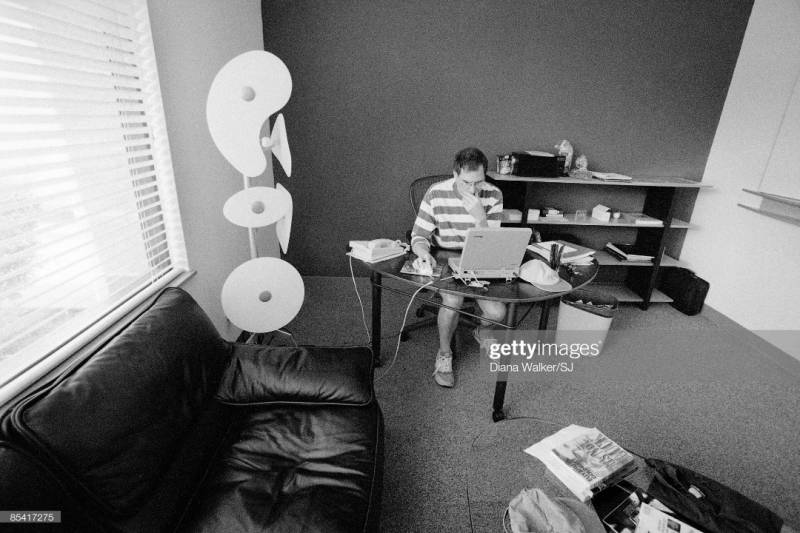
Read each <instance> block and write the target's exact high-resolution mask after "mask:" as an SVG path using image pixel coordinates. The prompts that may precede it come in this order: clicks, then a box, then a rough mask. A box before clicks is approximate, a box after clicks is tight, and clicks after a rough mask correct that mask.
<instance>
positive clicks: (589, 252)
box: [528, 240, 595, 264]
mask: <svg viewBox="0 0 800 533" xmlns="http://www.w3.org/2000/svg"><path fill="white" fill-rule="evenodd" d="M554 244H556V245H558V246H559V247H560V248H561V262H562V263H565V264H569V263H582V262H586V263H588V262H590V260H591V257H592V256H593V255H594V253H595V250H593V249H591V248H587V247H586V246H581V245H580V244H575V243H571V242H567V241H562V240H558V241H544V242H537V243H534V244H529V245H528V250H530V251H531V252H533V253H535V254H536V255H538V256H540V257H542V258H544V260H545V261H550V252H551V250H552V247H553V245H554ZM585 260H588V261H585Z"/></svg>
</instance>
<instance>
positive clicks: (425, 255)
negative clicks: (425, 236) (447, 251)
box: [412, 244, 436, 270]
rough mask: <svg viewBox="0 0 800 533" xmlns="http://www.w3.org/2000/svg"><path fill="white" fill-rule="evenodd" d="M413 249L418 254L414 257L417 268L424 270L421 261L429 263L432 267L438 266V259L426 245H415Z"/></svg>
mask: <svg viewBox="0 0 800 533" xmlns="http://www.w3.org/2000/svg"><path fill="white" fill-rule="evenodd" d="M412 251H413V252H414V253H415V254H417V258H416V259H414V263H412V264H413V266H414V268H415V269H417V270H422V265H421V263H427V264H428V265H429V266H430V268H431V269H433V268H434V267H435V266H436V259H434V258H433V256H432V255H431V252H430V250H428V249H427V248H426V247H425V246H423V245H421V244H420V245H415V246H414V247H413V249H412Z"/></svg>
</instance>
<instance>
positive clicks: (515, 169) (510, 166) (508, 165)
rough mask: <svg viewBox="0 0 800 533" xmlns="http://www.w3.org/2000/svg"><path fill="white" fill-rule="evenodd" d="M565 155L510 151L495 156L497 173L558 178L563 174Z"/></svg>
mask: <svg viewBox="0 0 800 533" xmlns="http://www.w3.org/2000/svg"><path fill="white" fill-rule="evenodd" d="M564 162H565V157H564V156H563V155H554V154H550V153H547V152H511V153H510V154H501V155H498V156H497V173H498V174H513V175H515V176H524V177H537V178H558V177H559V176H562V175H563V174H564Z"/></svg>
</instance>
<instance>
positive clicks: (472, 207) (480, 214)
mask: <svg viewBox="0 0 800 533" xmlns="http://www.w3.org/2000/svg"><path fill="white" fill-rule="evenodd" d="M459 192H460V193H461V201H462V202H463V203H464V208H465V209H466V210H467V213H469V214H470V215H472V218H474V219H475V225H476V226H486V225H487V222H486V211H484V210H483V204H481V199H480V198H478V197H477V196H475V195H474V194H471V193H468V192H465V191H459Z"/></svg>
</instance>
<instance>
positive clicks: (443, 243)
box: [411, 178, 503, 249]
mask: <svg viewBox="0 0 800 533" xmlns="http://www.w3.org/2000/svg"><path fill="white" fill-rule="evenodd" d="M475 192H476V194H477V196H478V198H479V199H480V201H481V205H483V209H484V210H485V211H486V220H487V222H488V224H489V226H492V227H499V226H500V222H501V220H502V217H503V193H502V192H501V191H500V189H498V188H497V187H495V186H494V185H492V184H491V183H487V182H485V181H484V182H482V183H480V184H479V185H478V187H477V190H476V191H475ZM474 227H475V219H474V218H473V217H472V215H470V214H469V212H467V210H466V208H465V207H464V203H463V201H462V200H461V197H460V196H459V195H458V193H457V192H456V191H455V178H450V179H447V180H444V181H440V182H438V183H434V184H433V185H431V187H430V188H429V189H428V192H426V193H425V197H424V198H423V199H422V203H421V204H420V206H419V213H418V214H417V219H416V220H415V221H414V229H412V230H411V244H412V246H413V245H414V244H415V243H416V242H427V243H428V245H430V244H431V243H433V244H434V245H435V246H438V247H440V248H454V249H461V248H463V247H464V240H465V239H466V238H467V230H468V229H470V228H474ZM431 236H432V237H433V238H431Z"/></svg>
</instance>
